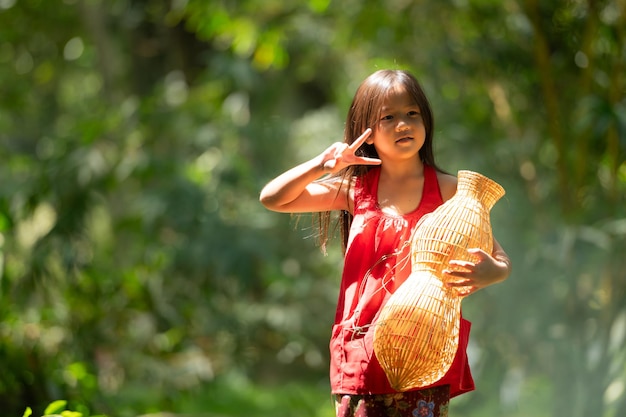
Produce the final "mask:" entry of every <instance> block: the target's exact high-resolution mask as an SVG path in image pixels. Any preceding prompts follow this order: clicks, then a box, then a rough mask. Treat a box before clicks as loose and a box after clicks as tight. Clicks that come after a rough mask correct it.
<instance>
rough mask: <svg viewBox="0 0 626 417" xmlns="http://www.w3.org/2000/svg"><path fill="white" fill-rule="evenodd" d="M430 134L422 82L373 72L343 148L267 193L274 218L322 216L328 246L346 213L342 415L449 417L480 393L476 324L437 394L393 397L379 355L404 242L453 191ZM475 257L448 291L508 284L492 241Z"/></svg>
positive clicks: (464, 324) (338, 378)
mask: <svg viewBox="0 0 626 417" xmlns="http://www.w3.org/2000/svg"><path fill="white" fill-rule="evenodd" d="M433 131H434V130H433V117H432V113H431V109H430V104H429V102H428V99H427V98H426V95H425V94H424V92H423V90H422V88H421V86H420V85H419V83H418V82H417V80H416V79H415V78H414V77H413V76H412V75H411V74H410V73H408V72H406V71H400V70H381V71H377V72H375V73H374V74H372V75H370V76H369V77H368V78H367V79H365V81H363V83H362V84H361V85H360V86H359V88H358V90H357V92H356V94H355V96H354V99H353V101H352V105H351V107H350V110H349V112H348V117H347V121H346V127H345V138H344V139H345V140H344V143H334V144H333V145H331V146H330V147H329V148H328V149H326V150H325V151H324V152H322V153H321V154H320V155H318V156H316V157H315V158H313V159H311V160H309V161H307V162H304V163H302V164H300V165H298V166H296V167H294V168H292V169H290V170H288V171H287V172H285V173H283V174H281V175H280V176H278V177H277V178H275V179H274V180H272V181H270V182H269V183H268V184H267V185H266V186H265V187H264V188H263V190H262V191H261V196H260V200H261V203H262V204H263V205H264V206H265V207H267V208H268V209H270V210H274V211H279V212H288V213H302V212H316V213H319V217H320V236H321V244H322V245H323V246H324V245H325V243H326V241H327V239H328V234H329V233H328V230H329V218H330V217H329V216H330V213H331V212H332V211H335V210H337V211H340V214H341V215H340V217H339V222H340V226H341V229H342V231H343V232H344V233H342V240H343V245H344V246H343V247H344V250H345V258H344V269H343V274H342V279H341V286H340V292H339V300H338V305H337V311H336V315H335V323H334V326H333V329H332V336H331V341H330V353H331V366H330V382H331V389H332V393H333V394H334V396H335V406H336V413H337V417H352V416H354V417H375V416H376V417H378V416H381V417H382V416H390V415H393V416H411V417H413V416H415V417H419V416H425V417H444V416H447V415H448V412H447V410H448V402H449V399H450V398H451V397H454V396H456V395H459V394H462V393H464V392H468V391H471V390H473V389H474V382H473V379H472V376H471V373H470V369H469V364H468V360H467V355H466V348H467V342H468V338H469V332H470V323H469V322H468V321H467V320H465V319H463V318H461V330H460V340H459V348H458V350H457V353H456V356H455V359H454V363H453V364H452V367H451V368H450V370H449V371H448V372H447V374H446V375H445V376H444V377H443V378H442V379H441V380H439V381H438V382H437V383H435V384H433V385H432V386H429V387H424V388H420V389H417V390H413V391H408V392H403V393H399V392H395V391H394V390H393V388H391V387H390V385H389V382H388V381H387V378H386V376H385V374H384V372H383V370H382V368H381V366H380V364H379V363H378V361H377V359H376V356H375V354H374V350H373V333H374V325H375V324H376V319H377V317H378V314H379V313H380V310H381V308H382V307H383V305H384V304H385V302H386V301H387V299H388V298H389V296H390V295H391V294H392V293H393V292H394V291H395V289H396V288H397V287H398V286H399V285H400V284H402V282H404V280H406V278H407V277H408V276H409V274H410V272H411V271H410V269H411V268H410V262H407V261H406V259H408V257H407V256H408V254H409V247H408V245H407V244H406V242H407V241H409V240H410V237H411V233H412V230H413V228H414V226H415V225H416V224H417V222H418V221H419V219H420V218H421V217H422V216H423V215H425V214H427V213H430V212H432V211H433V210H435V209H436V208H437V207H438V206H439V205H441V204H442V203H443V202H444V201H446V200H448V199H449V198H451V197H452V196H453V195H454V193H455V192H456V184H457V179H456V177H455V176H453V175H449V174H447V173H445V172H444V171H442V170H441V169H439V168H438V167H437V165H436V163H435V158H434V155H433ZM470 251H471V252H472V253H473V254H474V255H475V256H476V259H478V261H477V262H466V261H451V262H450V263H451V264H454V265H460V266H462V267H463V268H462V270H461V271H457V272H454V271H452V270H448V271H446V273H447V274H449V275H450V277H451V280H450V281H451V282H450V283H449V284H448V285H450V286H452V287H455V288H458V290H459V291H460V292H462V293H463V294H471V293H473V292H475V291H477V290H479V289H481V288H484V287H486V286H488V285H491V284H494V283H497V282H500V281H503V280H504V279H506V278H507V277H508V275H509V273H510V269H511V267H510V261H509V258H508V256H507V254H506V253H505V252H504V250H503V249H502V247H501V246H500V244H499V243H498V242H497V241H495V239H494V249H493V252H492V253H490V254H489V253H485V252H484V251H482V250H480V249H470Z"/></svg>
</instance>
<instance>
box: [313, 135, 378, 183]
mask: <svg viewBox="0 0 626 417" xmlns="http://www.w3.org/2000/svg"><path fill="white" fill-rule="evenodd" d="M371 134H372V129H371V128H367V129H366V130H365V132H363V134H362V135H361V136H359V137H358V138H357V139H356V140H355V141H354V142H352V144H350V145H348V144H347V143H339V142H338V143H334V144H332V145H331V146H330V147H329V148H328V149H326V150H325V151H324V152H323V153H322V155H321V157H322V162H321V166H322V167H323V168H324V171H327V172H330V173H335V172H338V171H341V170H342V169H344V168H345V167H347V166H350V165H380V164H381V163H382V161H381V160H380V159H378V158H367V157H363V156H358V155H356V154H355V153H356V151H357V150H358V149H359V147H361V145H362V144H363V143H365V141H366V140H367V138H368V137H370V135H371Z"/></svg>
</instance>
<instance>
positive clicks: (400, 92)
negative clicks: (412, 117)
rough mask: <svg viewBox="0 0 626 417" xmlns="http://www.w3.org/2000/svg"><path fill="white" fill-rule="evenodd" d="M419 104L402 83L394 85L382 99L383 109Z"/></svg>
mask: <svg viewBox="0 0 626 417" xmlns="http://www.w3.org/2000/svg"><path fill="white" fill-rule="evenodd" d="M414 105H417V103H416V102H415V99H414V98H413V96H412V95H411V94H409V92H408V91H407V89H406V88H405V87H404V86H402V85H397V86H394V87H392V88H391V89H390V90H389V91H388V92H387V94H385V97H384V99H383V101H382V109H383V110H386V109H389V108H393V107H406V106H414Z"/></svg>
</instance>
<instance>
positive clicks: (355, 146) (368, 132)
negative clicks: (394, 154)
mask: <svg viewBox="0 0 626 417" xmlns="http://www.w3.org/2000/svg"><path fill="white" fill-rule="evenodd" d="M371 134H372V129H371V128H370V127H368V128H367V129H365V132H363V134H362V135H361V136H359V137H358V138H356V140H355V141H354V142H352V144H351V145H350V146H349V148H350V150H352V151H355V152H356V150H357V149H359V147H360V146H361V145H363V143H364V142H365V141H366V140H367V138H369V136H370V135H371Z"/></svg>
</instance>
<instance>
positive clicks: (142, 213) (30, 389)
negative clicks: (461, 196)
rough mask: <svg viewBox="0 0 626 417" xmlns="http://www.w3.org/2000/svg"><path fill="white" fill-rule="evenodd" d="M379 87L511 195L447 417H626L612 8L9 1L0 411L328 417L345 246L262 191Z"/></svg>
mask: <svg viewBox="0 0 626 417" xmlns="http://www.w3.org/2000/svg"><path fill="white" fill-rule="evenodd" d="M380 68H403V69H409V70H410V71H412V72H413V73H414V74H415V75H416V76H417V77H418V78H419V79H420V80H421V82H422V83H423V85H424V87H425V90H426V92H427V94H428V95H429V97H430V98H431V101H432V105H433V109H434V113H435V120H436V134H435V143H436V153H437V155H438V160H439V162H440V164H441V165H442V166H443V167H444V168H445V169H446V170H448V171H450V172H456V171H457V170H459V169H470V170H475V171H479V172H482V173H483V174H485V175H487V176H489V177H491V178H493V179H495V180H496V181H497V182H499V183H500V184H502V185H503V186H504V187H505V189H506V190H507V194H506V196H505V198H503V199H502V200H501V201H500V202H498V203H497V205H496V207H495V208H494V209H493V211H492V222H493V227H494V230H495V235H496V237H497V239H498V240H499V241H500V242H501V243H502V245H503V246H504V247H505V248H506V250H507V252H508V253H509V254H510V256H511V258H512V261H513V264H514V271H513V274H512V275H511V277H510V278H509V279H508V280H507V281H506V282H505V283H502V284H499V285H497V286H493V287H490V288H488V289H486V290H483V291H481V292H479V293H477V294H475V295H472V296H471V297H468V298H467V299H466V300H465V301H464V304H463V308H464V314H465V316H466V317H467V318H468V319H470V320H471V321H472V322H473V329H472V337H471V343H470V347H469V355H470V359H471V362H472V367H473V372H474V376H475V380H476V383H477V390H476V391H475V392H473V393H470V394H466V395H463V396H461V397H459V398H457V399H454V400H453V402H452V406H451V415H452V416H454V417H477V416H499V417H565V416H567V417H583V416H602V417H623V416H626V256H624V254H625V248H626V201H625V200H626V199H625V195H626V163H625V155H626V99H625V94H624V92H625V89H626V85H625V76H626V2H625V1H624V0H614V1H606V0H586V1H585V0H562V1H557V0H541V1H539V0H503V1H499V0H438V1H417V0H415V1H411V0H385V1H369V0H363V1H358V0H343V1H331V0H293V1H282V0H241V1H234V0H233V1H228V0H222V1H218V0H214V1H212V0H171V1H163V0H0V86H1V87H0V89H1V92H0V158H1V159H0V160H1V163H0V274H1V275H0V370H1V371H0V405H1V406H0V409H1V412H0V414H1V415H2V416H21V415H22V413H23V411H24V409H25V408H26V407H27V406H28V407H32V408H33V410H34V415H41V413H42V412H43V409H44V407H45V405H46V404H47V403H49V402H50V401H52V400H57V399H66V400H68V402H69V403H68V404H69V406H70V407H71V408H72V409H74V410H77V411H79V412H82V413H83V414H84V415H89V414H90V413H91V414H107V415H109V416H111V417H113V416H119V417H127V416H128V417H130V416H136V415H146V414H150V413H153V414H155V413H162V412H163V413H164V412H168V413H172V414H168V415H173V414H184V415H186V416H209V417H210V416H213V417H216V416H235V417H238V416H242V417H243V416H246V417H255V416H268V415H272V416H276V417H281V416H285V417H287V416H289V417H293V416H296V417H300V416H302V417H307V416H311V417H331V416H333V415H334V414H333V406H332V402H331V399H330V395H329V388H328V379H327V366H328V365H327V363H328V353H327V343H328V337H329V331H330V324H331V322H332V319H333V314H334V305H335V302H336V297H337V287H338V283H339V271H340V267H341V254H340V250H339V247H338V245H336V244H335V245H334V246H333V247H331V248H330V250H329V255H328V256H323V255H322V254H321V252H320V251H319V250H318V249H317V248H316V246H315V242H314V238H313V236H312V234H313V231H312V229H311V227H310V223H309V220H308V217H304V218H301V219H300V220H299V221H298V222H296V219H295V218H292V217H290V216H289V215H281V214H276V213H271V212H268V211H266V210H264V209H263V208H262V207H261V205H260V204H259V203H258V193H259V191H260V189H261V188H262V186H263V185H264V184H265V183H266V182H267V181H268V180H269V179H270V178H272V177H273V176H275V175H277V174H278V173H280V172H281V171H282V170H284V169H286V168H288V167H290V166H292V165H294V164H295V163H297V162H300V161H303V160H305V159H308V158H310V157H312V156H314V155H316V154H317V153H319V152H320V151H321V150H323V149H325V147H326V146H327V145H329V144H330V143H331V142H334V141H339V140H341V139H342V134H343V124H344V118H345V114H346V112H347V109H348V106H349V103H350V100H351V97H352V95H353V94H354V92H355V89H356V87H357V85H358V83H359V82H360V81H361V80H362V79H363V78H364V77H365V76H367V75H368V74H370V73H371V72H373V71H375V70H377V69H380Z"/></svg>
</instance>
